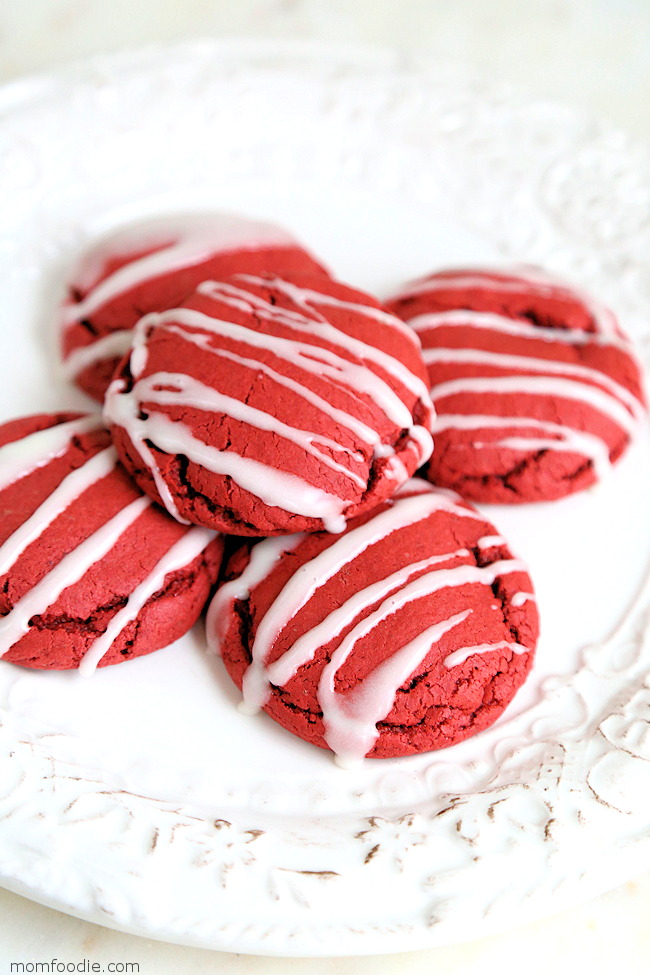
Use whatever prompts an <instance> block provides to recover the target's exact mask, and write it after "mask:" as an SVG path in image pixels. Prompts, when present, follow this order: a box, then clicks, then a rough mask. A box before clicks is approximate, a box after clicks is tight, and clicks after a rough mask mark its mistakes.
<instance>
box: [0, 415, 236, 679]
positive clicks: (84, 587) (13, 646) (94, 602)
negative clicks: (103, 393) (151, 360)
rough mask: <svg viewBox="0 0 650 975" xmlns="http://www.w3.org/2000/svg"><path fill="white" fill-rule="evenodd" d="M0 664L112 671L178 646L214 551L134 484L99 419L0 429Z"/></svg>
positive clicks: (212, 541) (197, 531) (213, 569)
mask: <svg viewBox="0 0 650 975" xmlns="http://www.w3.org/2000/svg"><path fill="white" fill-rule="evenodd" d="M0 508H1V510H2V521H1V523H0V656H3V657H4V658H5V659H6V660H9V661H11V662H12V663H18V664H22V665H23V666H25V667H33V668H38V669H55V670H67V669H71V668H76V667H79V669H81V670H82V671H84V672H91V671H92V670H94V669H95V667H97V666H100V667H104V666H106V665H107V664H115V663H120V662H121V661H123V660H128V659H129V658H131V657H136V656H141V655H142V654H145V653H150V652H151V651H153V650H157V649H159V648H161V647H164V646H166V645H167V644H169V643H171V642H173V641H174V640H176V639H177V638H178V637H180V636H182V635H183V634H184V633H185V632H186V631H187V630H188V629H189V628H190V627H191V626H192V624H193V623H194V622H195V621H196V619H197V617H198V616H199V614H200V612H201V610H202V608H203V606H204V605H205V602H206V600H207V598H208V596H209V594H210V588H211V586H212V585H213V583H214V582H215V580H216V576H217V573H218V570H219V567H220V562H221V555H222V540H221V538H220V537H218V536H215V534H214V532H210V531H208V530H206V529H202V528H191V529H187V528H186V527H184V526H182V525H179V524H178V523H177V522H175V521H174V520H173V519H172V518H170V517H169V516H168V515H167V514H166V513H165V512H164V511H162V510H161V509H160V508H159V507H158V506H157V505H155V504H153V503H152V502H151V500H150V499H149V498H147V497H146V496H144V495H143V494H142V492H141V491H139V490H138V488H137V487H136V486H135V484H133V482H132V481H131V479H130V478H129V477H128V475H127V474H126V471H124V469H123V468H122V467H121V465H120V464H119V462H118V460H117V455H116V452H115V449H114V448H113V447H112V445H111V440H110V435H109V433H108V431H107V430H106V429H105V428H104V427H103V425H102V422H101V418H99V417H97V416H82V415H80V414H41V415H37V416H30V417H25V418H22V419H19V420H13V421H11V422H9V423H5V424H4V425H2V426H1V427H0Z"/></svg>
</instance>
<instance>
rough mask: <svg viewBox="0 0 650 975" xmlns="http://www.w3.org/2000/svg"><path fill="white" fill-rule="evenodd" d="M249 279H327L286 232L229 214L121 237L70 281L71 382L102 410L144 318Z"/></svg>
mask: <svg viewBox="0 0 650 975" xmlns="http://www.w3.org/2000/svg"><path fill="white" fill-rule="evenodd" d="M244 271H245V272H250V273H253V274H259V273H261V272H263V271H286V272H288V273H292V272H293V271H300V272H304V273H310V274H326V273H327V272H326V271H325V269H324V268H323V267H322V266H321V265H320V264H319V263H318V261H316V259H315V258H314V257H312V256H311V254H309V253H308V252H307V251H306V250H305V249H304V248H303V247H302V246H301V245H300V244H299V243H298V242H297V241H296V240H294V239H293V238H292V237H290V236H289V234H287V233H286V232H285V231H284V230H282V229H281V228H279V227H276V226H274V225H273V224H268V223H259V222H257V221H253V220H247V219H245V218H243V217H235V216H231V215H229V214H213V215H206V216H199V215H196V216H190V217H183V218H179V217H177V218H174V217H167V218H159V219H154V220H148V221H144V222H142V223H139V224H136V225H134V226H128V227H125V228H122V229H121V230H118V231H116V232H115V233H113V234H111V235H110V236H108V237H106V238H104V239H103V240H101V241H99V242H98V243H97V244H96V245H95V246H94V247H93V248H91V249H90V250H88V251H87V252H86V253H85V254H83V255H82V257H81V258H80V260H79V262H78V263H77V265H76V266H75V267H74V268H73V269H72V271H71V273H70V278H69V280H70V283H69V286H68V295H67V298H66V301H65V303H64V305H63V309H62V320H61V329H62V332H61V347H62V353H63V360H64V370H65V372H66V374H67V375H68V377H69V378H71V379H73V380H74V382H76V384H77V385H78V386H80V387H81V389H83V390H84V391H85V392H87V393H88V394H89V395H90V396H93V397H94V398H95V399H97V400H99V401H100V402H101V400H103V398H104V394H105V392H106V389H107V388H108V384H109V382H110V381H111V378H112V376H113V373H114V372H115V368H116V366H117V364H118V363H119V361H120V359H121V358H122V356H123V355H124V354H125V352H127V351H128V349H129V347H130V342H131V329H132V328H133V326H134V325H135V323H136V322H137V320H138V319H139V318H140V317H141V316H142V315H145V314H147V313H148V312H152V311H163V310H164V309H167V308H174V307H175V306H176V305H178V304H180V302H181V301H182V300H183V299H184V298H187V297H188V295H190V294H191V293H192V292H193V291H194V289H195V287H196V286H197V285H198V284H199V283H200V282H201V281H204V280H206V279H207V278H222V277H229V276H230V275H231V274H235V273H236V272H244Z"/></svg>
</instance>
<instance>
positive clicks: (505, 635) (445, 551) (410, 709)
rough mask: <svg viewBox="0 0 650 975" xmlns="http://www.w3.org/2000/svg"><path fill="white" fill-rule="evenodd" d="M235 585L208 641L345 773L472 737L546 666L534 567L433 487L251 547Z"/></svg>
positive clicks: (255, 695)
mask: <svg viewBox="0 0 650 975" xmlns="http://www.w3.org/2000/svg"><path fill="white" fill-rule="evenodd" d="M224 578H225V579H226V580H227V581H225V582H224V583H223V584H222V586H221V587H220V589H219V590H218V591H217V593H216V595H215V597H214V599H213V601H212V603H211V605H210V608H209V610H208V620H207V632H208V643H209V645H210V647H211V649H213V650H215V651H216V652H220V653H221V655H222V657H223V660H224V663H225V666H226V668H227V670H228V673H229V674H230V676H231V677H232V679H233V680H234V682H235V683H236V684H237V686H238V687H240V688H242V689H243V694H244V703H245V704H246V705H247V706H248V707H249V708H250V709H251V710H254V709H256V708H259V707H263V708H264V710H265V711H267V712H268V713H269V714H270V715H271V717H273V718H275V720H276V721H278V722H279V723H280V724H281V725H282V726H283V727H285V728H287V729H288V730H289V731H292V732H293V733H294V734H296V735H298V736H299V737H301V738H304V739H305V740H306V741H309V742H312V743H313V744H315V745H320V746H321V747H323V748H331V749H332V750H333V751H334V752H336V753H337V755H338V756H340V758H341V759H342V760H344V761H354V760H356V759H360V758H362V757H363V756H364V755H368V756H369V757H373V758H389V757H395V756H399V755H409V754H412V753H415V752H423V751H430V750H433V749H437V748H444V747H446V746H448V745H453V744H454V743H455V742H458V741H461V740H462V739H464V738H468V737H469V736H471V735H473V734H475V733H477V732H479V731H481V730H483V729H484V728H487V727H488V725H490V724H492V722H494V721H495V720H496V718H497V717H498V716H499V715H500V714H501V713H502V711H503V710H504V708H505V707H506V705H507V704H508V703H509V701H510V700H511V699H512V697H513V695H514V694H515V691H516V690H517V688H518V687H519V686H520V685H521V684H522V682H523V681H524V679H525V677H526V675H527V673H528V671H529V669H530V666H531V663H532V659H533V652H534V648H535V645H536V641H537V635H538V617H537V607H536V603H535V598H534V595H533V591H532V586H531V581H530V578H529V576H528V573H527V571H526V568H525V566H523V565H522V563H521V562H519V561H518V560H517V559H516V558H513V556H512V555H511V553H510V550H509V548H508V546H507V544H506V542H505V541H504V539H503V538H501V537H500V536H499V535H498V534H497V532H496V530H495V529H494V528H493V526H492V525H490V524H489V523H488V522H487V521H486V520H485V518H484V517H483V516H482V515H481V514H479V512H477V511H476V509H474V508H473V507H472V506H471V505H470V504H468V503H467V502H464V501H462V500H461V499H460V498H459V497H458V496H457V495H455V494H453V493H452V492H450V491H443V490H440V489H436V488H434V487H432V486H431V485H428V484H427V483H426V482H425V481H423V480H411V481H409V482H408V483H407V484H406V485H405V486H404V487H402V488H401V489H400V490H399V492H398V493H397V494H396V495H395V496H394V498H393V499H391V500H389V501H387V502H385V503H384V504H382V505H381V506H380V507H379V508H377V510H376V511H375V512H373V513H372V514H370V515H366V516H365V517H362V518H358V519H355V520H354V521H353V522H352V523H350V525H348V528H347V529H346V531H345V533H344V534H342V535H340V536H338V537H333V536H331V535H326V534H324V533H318V534H314V535H307V536H305V535H294V536H289V537H288V538H271V539H265V540H264V541H261V542H258V543H257V544H255V545H253V546H252V548H251V547H250V545H244V546H242V547H241V548H240V549H239V550H238V551H236V552H235V553H234V554H233V556H232V557H231V559H230V561H229V564H228V567H227V570H226V573H225V576H224Z"/></svg>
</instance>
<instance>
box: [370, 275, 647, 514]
mask: <svg viewBox="0 0 650 975" xmlns="http://www.w3.org/2000/svg"><path fill="white" fill-rule="evenodd" d="M389 307H390V308H391V310H392V311H394V312H395V314H397V315H399V316H400V318H402V319H403V320H404V321H406V322H408V323H409V324H410V325H411V326H412V327H413V328H414V329H415V330H416V332H417V333H418V335H419V337H420V339H421V341H422V346H423V356H424V360H425V362H426V364H427V368H428V371H429V382H430V385H431V396H432V399H433V402H434V405H435V408H436V412H437V420H436V423H435V426H434V438H435V451H434V454H433V457H432V458H431V461H430V463H429V466H428V469H427V472H428V477H429V478H430V479H431V480H432V481H433V482H434V483H435V484H441V485H444V486H446V487H451V488H454V489H455V490H457V491H459V492H460V493H461V494H462V495H464V496H465V497H468V498H472V499H473V500H475V501H487V502H506V503H512V502H517V501H547V500H552V499H554V498H560V497H562V496H564V495H567V494H571V493H573V492H574V491H579V490H581V489H583V488H587V487H589V486H590V485H592V484H593V483H594V482H595V481H596V480H598V479H600V477H601V476H602V474H603V473H605V472H606V471H607V470H608V469H609V467H610V466H611V464H612V463H614V462H615V461H616V460H618V458H619V457H620V456H621V455H622V454H623V452H624V451H625V448H626V447H627V446H628V444H629V442H630V438H631V436H632V435H633V433H634V431H635V429H636V427H637V426H638V421H639V419H640V418H641V417H642V416H643V413H644V408H645V400H644V393H643V389H642V375H641V369H640V366H639V364H638V362H637V360H636V358H635V356H634V353H633V350H632V348H631V346H630V343H629V341H628V340H627V339H626V338H625V336H624V334H623V333H622V331H621V329H620V328H619V326H618V324H617V322H616V320H615V318H614V316H613V314H612V313H611V312H610V311H609V310H608V309H606V308H603V307H601V306H600V305H598V304H597V303H596V302H595V301H594V300H593V299H591V298H590V297H588V296H586V295H584V294H583V293H581V292H579V291H577V290H576V289H574V288H571V287H569V286H568V285H566V284H564V283H563V282H560V281H557V280H556V279H555V278H552V277H551V276H549V275H548V274H546V273H544V272H542V271H540V270H537V269H534V268H516V269H513V270H512V271H507V272H506V271H481V270H458V271H444V272H441V273H439V274H433V275H431V276H430V277H428V278H425V279H423V280H421V281H419V282H416V283H415V284H413V285H410V286H409V287H407V288H405V289H404V290H403V291H402V292H401V294H399V295H398V296H397V297H395V298H394V299H393V300H392V301H391V302H389Z"/></svg>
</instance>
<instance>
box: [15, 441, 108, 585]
mask: <svg viewBox="0 0 650 975" xmlns="http://www.w3.org/2000/svg"><path fill="white" fill-rule="evenodd" d="M54 429H55V428H54ZM116 463H117V454H116V453H115V449H114V448H113V447H107V448H106V450H102V451H100V453H98V454H95V455H94V457H91V458H90V460H87V461H86V462H85V463H84V464H82V466H81V467H78V468H76V470H74V471H72V472H71V473H70V474H68V475H67V476H66V477H64V479H63V480H62V481H61V483H60V484H59V485H58V487H57V488H56V489H55V490H54V491H53V492H52V494H51V495H50V496H49V497H48V498H46V500H45V501H44V502H43V503H42V504H41V505H39V506H38V508H37V509H36V511H34V513H33V514H32V515H31V516H30V517H29V518H28V519H27V521H25V522H23V524H22V525H21V526H20V527H19V528H18V529H16V531H15V532H14V533H13V534H12V535H10V536H9V538H7V539H6V541H5V542H4V543H3V544H2V545H0V575H4V574H5V572H8V570H9V569H10V568H11V566H12V565H14V564H15V562H16V560H17V559H18V558H19V556H20V555H22V553H23V552H24V551H25V549H26V548H27V546H28V545H30V544H31V543H32V542H33V541H35V539H37V538H38V537H39V536H40V535H42V533H43V532H44V531H45V529H46V528H48V527H49V526H50V525H51V524H52V522H53V521H54V520H55V519H56V518H58V517H59V515H60V514H62V513H63V512H64V511H65V510H66V508H68V507H69V505H70V504H72V502H73V501H76V499H77V498H78V497H79V496H80V495H81V494H83V492H84V491H86V490H87V489H88V488H89V487H91V486H92V485H93V484H95V483H96V482H97V481H99V480H101V479H102V478H103V477H107V476H108V475H109V474H110V473H111V471H113V470H114V469H115V465H116Z"/></svg>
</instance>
